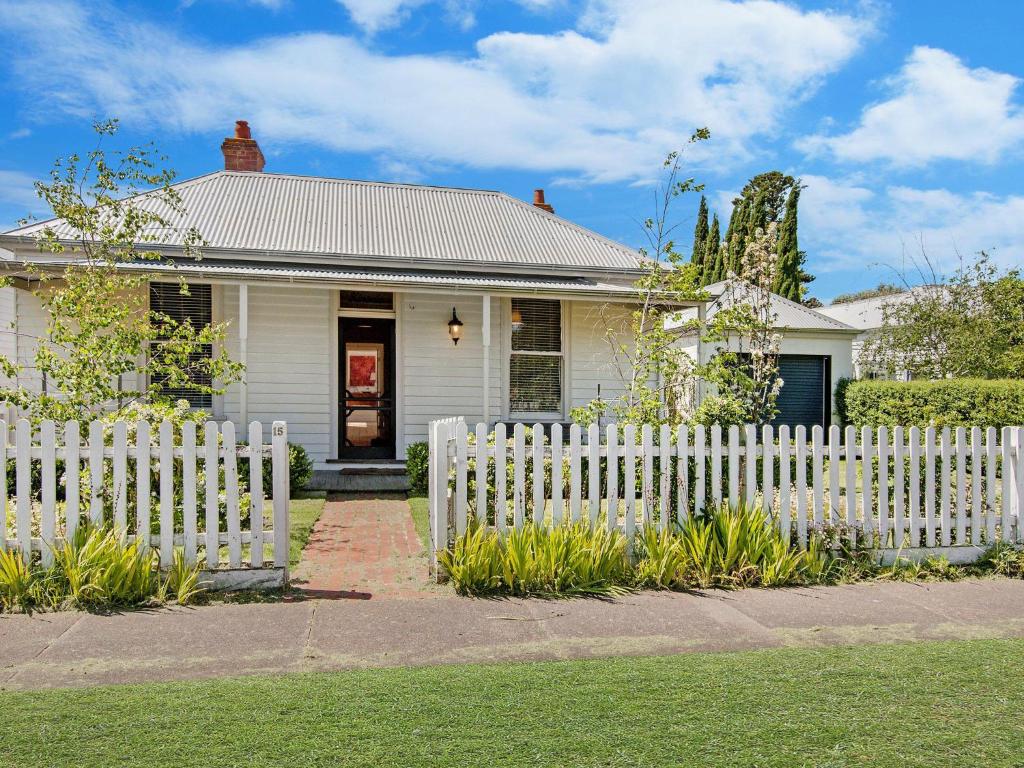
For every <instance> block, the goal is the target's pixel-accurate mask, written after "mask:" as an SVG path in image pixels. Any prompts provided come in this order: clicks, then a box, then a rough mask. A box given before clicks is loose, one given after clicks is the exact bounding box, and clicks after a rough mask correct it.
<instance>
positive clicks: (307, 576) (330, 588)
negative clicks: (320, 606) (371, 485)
mask: <svg viewBox="0 0 1024 768" xmlns="http://www.w3.org/2000/svg"><path fill="white" fill-rule="evenodd" d="M292 584H293V585H294V586H295V587H297V588H298V589H301V590H303V591H304V592H306V593H308V594H310V595H311V596H316V597H328V598H330V597H335V598H350V599H357V600H358V599H361V600H369V599H371V598H423V597H436V596H438V595H440V594H442V590H440V589H439V588H438V587H437V586H436V585H433V584H431V583H430V581H429V577H428V574H427V558H426V554H425V552H424V550H423V545H422V543H421V542H420V540H419V537H418V536H417V535H416V529H415V527H414V526H413V522H412V516H411V515H410V513H409V505H408V503H407V502H406V500H405V497H404V496H386V495H385V496H382V495H380V494H343V495H342V494H339V495H337V496H331V497H329V498H328V500H327V504H326V506H325V507H324V512H323V515H321V517H320V519H319V520H318V521H317V523H316V525H315V526H314V527H313V531H312V534H311V535H310V537H309V543H308V544H307V545H306V548H305V550H303V552H302V559H301V561H300V562H299V565H298V567H297V568H296V569H295V572H294V575H293V578H292Z"/></svg>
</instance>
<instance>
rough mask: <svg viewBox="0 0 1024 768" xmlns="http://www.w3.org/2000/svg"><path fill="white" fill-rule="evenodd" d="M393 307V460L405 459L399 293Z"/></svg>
mask: <svg viewBox="0 0 1024 768" xmlns="http://www.w3.org/2000/svg"><path fill="white" fill-rule="evenodd" d="M391 296H392V301H393V302H394V304H393V306H394V307H395V312H394V315H395V361H394V365H395V391H394V393H393V395H394V398H395V413H394V417H395V424H394V432H395V459H397V460H398V461H402V460H404V459H405V447H406V443H405V440H406V436H405V333H404V332H403V327H404V325H405V311H404V307H403V305H402V301H403V300H404V298H405V296H404V295H403V294H401V293H393V294H391Z"/></svg>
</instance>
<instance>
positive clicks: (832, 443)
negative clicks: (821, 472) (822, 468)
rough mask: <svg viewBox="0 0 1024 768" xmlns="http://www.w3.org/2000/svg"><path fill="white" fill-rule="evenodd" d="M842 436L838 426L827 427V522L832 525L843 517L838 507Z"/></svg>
mask: <svg viewBox="0 0 1024 768" xmlns="http://www.w3.org/2000/svg"><path fill="white" fill-rule="evenodd" d="M841 441H842V437H841V433H840V430H839V427H838V426H837V425H835V424H833V425H832V426H831V427H829V428H828V506H829V522H830V523H832V524H833V525H836V524H837V523H839V521H840V520H842V519H843V515H842V510H841V509H840V507H839V464H840V463H841V461H842V460H841V458H840V453H841V449H842V444H841Z"/></svg>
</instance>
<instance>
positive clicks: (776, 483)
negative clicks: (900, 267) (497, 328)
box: [428, 418, 1024, 563]
mask: <svg viewBox="0 0 1024 768" xmlns="http://www.w3.org/2000/svg"><path fill="white" fill-rule="evenodd" d="M549 430H550V438H545V433H544V427H543V426H542V425H540V424H534V425H532V427H529V426H527V425H525V424H522V423H517V424H514V425H511V430H509V428H508V426H507V425H505V424H500V423H499V424H497V425H495V427H494V428H493V430H492V429H490V428H489V427H488V426H487V425H486V424H477V425H476V426H475V428H474V429H473V430H472V431H470V430H469V428H468V426H467V424H466V423H465V422H464V420H463V419H461V418H450V419H444V420H439V421H434V422H431V424H430V426H429V431H430V437H429V441H428V443H429V447H430V452H429V469H428V471H429V507H430V522H431V536H432V550H433V557H434V558H435V563H436V555H437V553H438V552H439V551H442V550H443V549H445V548H446V547H447V546H449V544H450V542H451V541H452V540H453V537H454V536H456V535H459V534H462V533H463V532H464V531H465V530H466V528H467V525H468V521H469V519H470V516H471V515H475V517H476V518H477V520H478V521H479V522H480V523H481V524H483V525H490V526H494V527H496V528H498V529H499V530H501V529H504V528H505V527H506V526H509V525H511V526H515V527H517V528H518V527H521V526H522V525H523V524H524V522H525V521H527V520H533V521H534V522H538V523H542V524H547V525H557V524H559V523H561V522H562V521H563V520H571V521H574V522H575V521H579V520H581V519H582V520H589V523H590V524H591V525H597V524H604V525H607V526H608V527H609V529H612V528H618V529H619V530H621V531H622V532H623V533H624V534H625V535H626V536H627V537H631V536H632V535H633V534H634V533H635V531H636V529H637V528H638V527H639V526H643V525H656V526H657V527H658V528H663V527H665V526H668V525H671V524H673V523H674V522H678V523H681V522H683V521H684V520H685V519H686V517H687V516H688V515H691V514H700V513H701V512H702V510H704V509H705V508H706V506H707V505H711V504H713V505H718V504H721V503H722V502H723V501H724V502H727V503H729V504H730V505H731V506H734V507H735V506H736V505H737V504H739V503H741V502H743V503H746V504H748V505H752V504H757V505H762V506H763V508H764V511H765V514H766V515H770V516H772V517H773V518H774V519H775V520H777V522H778V525H779V527H780V529H781V531H782V532H783V534H784V535H785V536H788V537H793V538H795V540H796V542H797V543H799V544H800V545H802V546H806V545H807V542H808V539H809V537H810V536H811V535H812V534H813V533H814V532H815V531H825V530H826V529H829V528H831V529H832V533H833V536H835V537H837V543H848V544H849V545H852V546H862V547H870V548H874V549H876V550H878V552H879V553H880V557H881V559H882V561H884V562H892V560H894V559H895V558H896V557H898V556H903V557H908V558H910V559H919V558H920V557H923V556H925V555H927V554H941V555H944V556H946V557H948V558H949V559H950V560H951V561H953V562H970V561H972V560H974V559H976V558H977V557H978V556H979V555H980V554H981V553H982V552H983V550H984V548H986V547H988V546H990V545H992V544H993V543H994V542H996V541H997V540H1001V541H1005V542H1015V543H1022V542H1024V522H1022V500H1024V427H1003V428H1002V429H1001V430H997V429H996V428H994V427H988V428H985V429H983V428H981V427H970V428H966V427H958V428H955V429H950V428H948V427H945V428H941V429H937V428H935V427H927V428H925V429H921V428H919V427H909V428H904V427H893V428H891V429H890V428H888V427H879V428H877V429H873V428H870V427H864V428H862V429H856V428H854V427H847V428H846V429H845V430H841V429H840V428H839V427H838V426H832V427H830V428H829V429H828V430H827V431H826V430H824V429H822V427H820V426H815V427H813V428H812V429H811V430H807V429H806V428H805V427H803V426H797V427H796V428H794V429H792V430H791V429H790V428H789V427H788V426H781V427H779V428H778V429H777V430H776V429H774V428H773V427H771V426H764V427H761V428H758V427H755V426H754V425H746V426H745V427H743V428H740V427H737V426H730V427H729V428H728V429H727V430H723V429H722V427H721V426H720V425H717V424H716V425H713V426H712V427H711V428H710V429H707V428H705V427H704V426H696V427H694V428H688V427H686V426H681V427H679V428H678V429H677V430H675V431H674V432H673V431H672V430H670V428H669V427H668V426H667V425H665V426H662V427H661V428H660V429H659V430H657V432H656V431H655V430H653V429H652V427H651V426H650V425H644V426H643V427H642V428H641V429H639V430H638V429H637V428H636V427H635V426H634V425H624V426H622V427H621V428H620V427H619V426H618V425H616V424H608V425H605V426H604V427H603V428H601V427H600V426H599V425H597V424H591V425H590V426H589V427H587V428H586V429H583V428H581V427H580V426H579V425H576V424H574V425H572V426H570V427H569V429H568V441H567V442H566V441H565V440H564V437H565V430H564V429H563V427H562V426H561V425H560V424H554V425H551V426H550V427H549ZM808 436H809V437H810V439H809V440H808ZM527 437H529V439H527ZM509 438H511V439H509ZM638 438H639V439H638ZM765 459H769V460H765ZM471 464H472V465H473V466H472V467H471ZM498 467H504V468H505V471H497V468H498ZM592 469H593V471H591V470H592ZM489 472H490V473H491V478H492V479H493V490H492V489H489V487H488V482H489ZM620 479H621V481H622V482H621V486H620ZM471 482H472V483H473V484H474V485H475V491H474V493H473V494H472V497H471V496H470V494H469V486H470V484H471ZM528 485H529V486H532V490H530V496H531V498H527V491H528ZM638 486H639V490H637V488H638ZM620 487H621V489H622V492H621V495H620Z"/></svg>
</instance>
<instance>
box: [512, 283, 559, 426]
mask: <svg viewBox="0 0 1024 768" xmlns="http://www.w3.org/2000/svg"><path fill="white" fill-rule="evenodd" d="M514 298H523V299H536V298H538V297H536V296H510V297H509V298H508V300H507V307H506V308H503V313H504V314H508V315H511V312H512V299H514ZM541 300H549V301H558V302H559V320H560V322H561V339H560V341H561V347H562V349H561V351H560V352H522V351H520V352H519V354H526V355H530V356H533V357H558V358H560V359H561V360H562V368H561V377H560V378H561V382H560V383H561V385H562V393H561V401H562V409H561V410H560V411H513V410H512V404H511V402H510V396H511V388H512V384H511V381H510V378H511V371H510V368H511V365H512V362H511V361H512V354H513V353H512V325H511V323H509V326H508V334H507V341H508V346H507V348H506V349H505V351H504V354H503V355H502V382H503V384H504V392H503V393H502V398H503V400H504V402H503V404H502V413H503V414H504V415H505V418H507V419H508V420H509V421H565V420H567V419H568V411H569V393H570V390H569V388H568V383H569V368H570V366H569V335H568V334H569V331H570V330H571V328H570V327H569V322H568V320H569V312H568V309H567V306H566V304H567V301H568V300H566V299H549V298H548V297H541Z"/></svg>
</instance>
